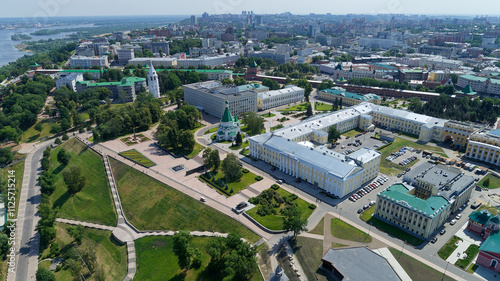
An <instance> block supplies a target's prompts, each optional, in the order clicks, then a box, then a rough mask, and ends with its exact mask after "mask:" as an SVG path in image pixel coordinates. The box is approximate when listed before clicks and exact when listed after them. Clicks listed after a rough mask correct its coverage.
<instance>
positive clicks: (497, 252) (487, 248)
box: [467, 209, 500, 273]
mask: <svg viewBox="0 0 500 281" xmlns="http://www.w3.org/2000/svg"><path fill="white" fill-rule="evenodd" d="M467 229H468V230H469V231H471V232H474V233H476V234H478V235H480V236H481V237H483V239H484V242H483V243H482V244H481V247H479V255H478V256H477V260H476V264H478V265H482V266H484V267H486V268H488V269H489V270H492V271H494V272H496V273H500V265H499V263H500V247H499V246H498V245H500V233H499V230H500V216H499V215H495V216H494V215H492V214H491V213H490V212H489V211H488V210H487V209H485V210H478V211H475V212H472V213H471V214H470V215H469V221H468V222H467Z"/></svg>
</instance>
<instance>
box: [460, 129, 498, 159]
mask: <svg viewBox="0 0 500 281" xmlns="http://www.w3.org/2000/svg"><path fill="white" fill-rule="evenodd" d="M465 156H467V157H468V158H471V159H474V160H479V161H482V162H486V163H489V164H493V165H496V166H500V130H493V131H490V132H480V133H475V134H472V135H470V136H469V140H468V144H467V150H466V152H465Z"/></svg>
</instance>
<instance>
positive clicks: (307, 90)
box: [293, 79, 313, 102]
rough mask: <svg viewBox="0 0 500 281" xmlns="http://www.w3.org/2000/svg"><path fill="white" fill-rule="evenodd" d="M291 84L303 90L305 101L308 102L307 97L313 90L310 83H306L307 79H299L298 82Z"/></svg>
mask: <svg viewBox="0 0 500 281" xmlns="http://www.w3.org/2000/svg"><path fill="white" fill-rule="evenodd" d="M293 84H294V85H296V86H298V87H300V88H302V89H304V97H305V100H306V102H309V95H310V94H311V92H312V90H313V87H312V85H311V83H309V81H307V79H299V80H295V81H293Z"/></svg>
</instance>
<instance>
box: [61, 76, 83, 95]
mask: <svg viewBox="0 0 500 281" xmlns="http://www.w3.org/2000/svg"><path fill="white" fill-rule="evenodd" d="M79 81H83V74H81V73H62V74H60V75H59V79H57V80H56V88H57V89H59V88H61V87H63V86H65V87H67V88H68V89H70V90H71V91H76V82H79Z"/></svg>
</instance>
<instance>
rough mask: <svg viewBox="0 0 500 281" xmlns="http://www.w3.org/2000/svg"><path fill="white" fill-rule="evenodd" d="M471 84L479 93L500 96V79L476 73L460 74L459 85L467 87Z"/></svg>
mask: <svg viewBox="0 0 500 281" xmlns="http://www.w3.org/2000/svg"><path fill="white" fill-rule="evenodd" d="M467 85H470V86H471V88H472V90H474V91H475V92H479V93H484V94H489V95H496V96H500V80H499V79H493V78H488V77H481V76H476V75H460V76H458V80H457V87H459V88H465V87H466V86H467Z"/></svg>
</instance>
